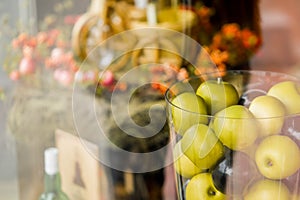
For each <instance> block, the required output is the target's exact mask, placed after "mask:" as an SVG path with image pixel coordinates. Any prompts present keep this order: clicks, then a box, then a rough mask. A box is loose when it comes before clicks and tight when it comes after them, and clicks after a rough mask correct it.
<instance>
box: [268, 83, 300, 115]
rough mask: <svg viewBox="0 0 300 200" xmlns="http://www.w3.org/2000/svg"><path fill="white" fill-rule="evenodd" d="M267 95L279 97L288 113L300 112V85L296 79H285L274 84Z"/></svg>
mask: <svg viewBox="0 0 300 200" xmlns="http://www.w3.org/2000/svg"><path fill="white" fill-rule="evenodd" d="M267 95H270V96H273V97H276V98H278V99H279V100H280V101H281V102H282V103H283V104H284V105H285V107H286V110H287V113H288V114H296V113H300V103H299V102H300V86H299V85H298V84H296V82H294V81H283V82H280V83H277V84H275V85H273V86H272V87H271V88H270V89H269V91H268V93H267Z"/></svg>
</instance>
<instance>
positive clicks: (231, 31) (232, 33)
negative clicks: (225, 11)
mask: <svg viewBox="0 0 300 200" xmlns="http://www.w3.org/2000/svg"><path fill="white" fill-rule="evenodd" d="M221 31H222V33H223V34H224V36H225V38H226V39H233V38H236V37H239V35H240V26H239V25H238V24H236V23H231V24H225V25H224V26H223V27H222V30H221Z"/></svg>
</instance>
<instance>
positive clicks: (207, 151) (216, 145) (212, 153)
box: [181, 124, 225, 170]
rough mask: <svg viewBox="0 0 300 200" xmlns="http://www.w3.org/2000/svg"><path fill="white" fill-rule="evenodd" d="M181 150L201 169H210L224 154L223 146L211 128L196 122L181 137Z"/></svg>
mask: <svg viewBox="0 0 300 200" xmlns="http://www.w3.org/2000/svg"><path fill="white" fill-rule="evenodd" d="M181 149H182V152H183V153H184V154H185V155H186V156H187V157H188V158H189V159H190V160H191V161H192V162H193V163H195V165H196V166H198V167H199V168H200V169H201V170H206V169H211V168H212V167H213V166H215V165H216V164H217V162H218V161H219V160H220V159H221V158H222V157H223V156H224V152H225V150H224V147H223V145H222V144H221V142H220V141H219V140H218V138H217V137H216V135H215V134H214V132H213V131H212V129H211V128H209V127H208V126H207V125H204V124H196V125H193V126H192V127H191V128H189V129H188V130H187V131H186V132H185V134H184V135H183V137H182V139H181Z"/></svg>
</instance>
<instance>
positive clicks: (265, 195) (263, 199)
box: [244, 179, 291, 200]
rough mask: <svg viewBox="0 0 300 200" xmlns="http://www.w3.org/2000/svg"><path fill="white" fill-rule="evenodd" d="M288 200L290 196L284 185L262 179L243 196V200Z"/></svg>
mask: <svg viewBox="0 0 300 200" xmlns="http://www.w3.org/2000/svg"><path fill="white" fill-rule="evenodd" d="M277 199H278V200H290V199H291V194H290V191H289V189H288V188H287V186H286V185H284V183H282V182H280V181H274V180H268V179H262V180H259V181H257V182H255V183H254V184H253V185H252V186H251V187H250V188H249V190H248V191H247V192H246V194H245V196H244V200H277Z"/></svg>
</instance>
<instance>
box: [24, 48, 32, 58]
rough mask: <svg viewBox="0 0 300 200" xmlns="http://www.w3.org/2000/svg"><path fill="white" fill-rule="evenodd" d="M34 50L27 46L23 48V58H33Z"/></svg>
mask: <svg viewBox="0 0 300 200" xmlns="http://www.w3.org/2000/svg"><path fill="white" fill-rule="evenodd" d="M33 52H34V48H33V47H31V46H27V45H25V46H24V47H23V56H24V57H26V58H33Z"/></svg>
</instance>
